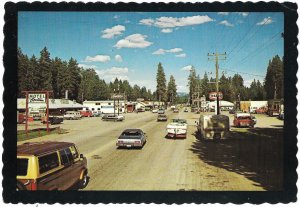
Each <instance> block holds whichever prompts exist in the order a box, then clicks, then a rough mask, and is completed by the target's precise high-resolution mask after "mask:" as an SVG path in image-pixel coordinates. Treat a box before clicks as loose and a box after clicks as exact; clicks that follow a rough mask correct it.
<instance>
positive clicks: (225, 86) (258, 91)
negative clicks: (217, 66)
mask: <svg viewBox="0 0 300 207" xmlns="http://www.w3.org/2000/svg"><path fill="white" fill-rule="evenodd" d="M188 82H189V95H190V103H191V97H192V94H194V93H195V92H197V91H200V93H201V95H205V96H206V97H208V95H209V92H212V91H216V85H215V79H214V78H210V79H209V78H208V75H207V73H205V74H204V76H203V78H202V79H201V78H200V77H199V75H197V74H196V70H195V68H194V67H192V68H191V71H190V75H189V77H188ZM219 91H221V92H222V93H223V100H227V101H231V102H234V101H236V100H237V99H238V97H240V100H241V101H244V100H253V101H256V100H267V99H281V98H283V61H282V60H281V59H280V57H279V56H278V55H276V56H275V57H274V58H273V59H272V60H270V61H269V65H268V68H267V73H266V76H265V79H264V82H263V83H261V82H260V81H259V80H255V79H254V80H253V81H252V83H251V84H250V87H246V86H245V85H244V79H243V78H242V76H241V75H239V74H235V75H234V76H233V77H226V76H225V75H224V74H222V76H221V78H219Z"/></svg>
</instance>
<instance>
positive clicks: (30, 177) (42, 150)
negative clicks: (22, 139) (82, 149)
mask: <svg viewBox="0 0 300 207" xmlns="http://www.w3.org/2000/svg"><path fill="white" fill-rule="evenodd" d="M16 166H17V171H16V174H17V175H16V178H17V182H16V190H17V191H21V190H29V191H37V190H47V191H49V190H67V189H73V187H75V186H76V187H79V188H85V187H86V185H87V184H88V168H87V159H86V157H84V156H83V154H80V153H79V151H78V149H77V146H76V145H75V144H74V143H70V142H27V143H24V144H21V145H18V146H17V162H16Z"/></svg>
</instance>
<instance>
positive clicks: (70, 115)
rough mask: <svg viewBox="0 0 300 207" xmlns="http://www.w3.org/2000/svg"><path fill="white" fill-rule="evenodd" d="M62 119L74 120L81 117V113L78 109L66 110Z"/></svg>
mask: <svg viewBox="0 0 300 207" xmlns="http://www.w3.org/2000/svg"><path fill="white" fill-rule="evenodd" d="M64 119H69V120H74V119H81V114H80V112H78V111H67V112H66V114H65V115H64Z"/></svg>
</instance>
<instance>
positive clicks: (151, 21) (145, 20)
mask: <svg viewBox="0 0 300 207" xmlns="http://www.w3.org/2000/svg"><path fill="white" fill-rule="evenodd" d="M154 22H155V21H154V20H153V19H142V20H140V23H139V24H143V25H148V26H151V25H153V24H154Z"/></svg>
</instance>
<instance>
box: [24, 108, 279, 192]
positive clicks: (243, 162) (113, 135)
mask: <svg viewBox="0 0 300 207" xmlns="http://www.w3.org/2000/svg"><path fill="white" fill-rule="evenodd" d="M166 114H167V115H168V118H169V121H170V119H172V118H176V117H180V118H184V119H187V121H188V125H189V126H188V136H187V138H186V139H166V138H165V135H166V125H167V123H168V122H169V121H168V122H157V121H156V118H157V114H153V113H151V112H143V113H138V114H136V113H131V114H125V117H126V118H125V121H123V122H106V121H102V120H101V118H99V117H95V118H83V119H81V120H65V121H64V123H63V124H61V125H60V126H61V128H64V129H67V130H68V133H66V134H60V135H57V134H52V135H48V136H44V137H40V138H36V139H33V140H30V141H43V140H44V141H54V140H56V141H66V142H74V143H75V144H76V145H77V146H78V148H79V150H80V153H83V154H84V156H86V157H87V159H88V170H89V177H90V179H89V183H88V185H87V187H86V188H85V189H83V190H176V191H178V190H182V191H184V190H186V191H189V190H199V191H263V190H280V189H281V180H282V177H281V176H282V163H281V161H282V160H281V158H282V157H281V156H282V140H281V137H282V125H283V122H282V121H280V120H277V119H276V118H275V117H267V116H266V115H257V120H258V124H257V126H258V127H257V128H254V129H249V130H248V129H235V128H232V130H233V131H232V135H231V138H229V139H227V140H223V141H221V142H212V141H201V140H199V139H197V138H196V135H195V131H196V126H195V121H197V120H198V117H199V114H195V113H191V112H187V113H185V112H183V109H181V110H180V112H179V113H173V112H171V111H170V110H168V111H167V112H166ZM230 117H231V123H232V115H230ZM126 128H140V129H142V130H143V131H145V132H146V133H147V137H148V142H147V143H146V145H145V146H144V147H143V149H117V148H116V145H115V144H116V139H117V137H118V136H119V135H120V133H121V132H122V131H123V130H124V129H126ZM21 143H22V142H19V143H18V144H21ZM274 160H275V161H276V160H277V161H276V162H274Z"/></svg>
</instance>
